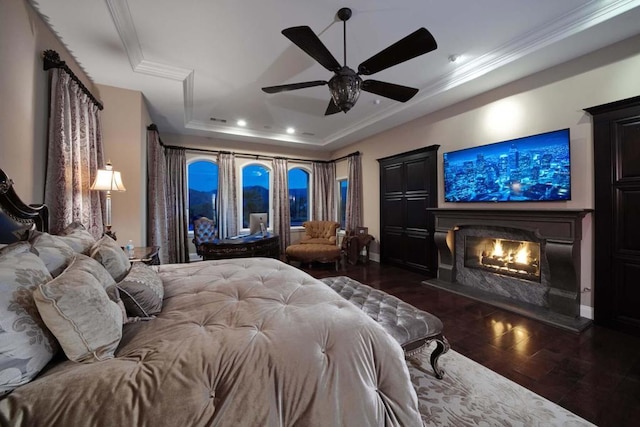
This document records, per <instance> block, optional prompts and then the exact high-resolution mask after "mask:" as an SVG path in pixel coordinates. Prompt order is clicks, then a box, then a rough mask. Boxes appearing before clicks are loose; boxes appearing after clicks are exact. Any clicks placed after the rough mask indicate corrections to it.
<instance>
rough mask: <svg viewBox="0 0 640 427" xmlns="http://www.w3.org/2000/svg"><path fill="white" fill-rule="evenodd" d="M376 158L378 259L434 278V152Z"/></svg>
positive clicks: (419, 151) (435, 195)
mask: <svg viewBox="0 0 640 427" xmlns="http://www.w3.org/2000/svg"><path fill="white" fill-rule="evenodd" d="M435 147H436V148H435V149H434V148H433V147H428V149H425V150H418V151H416V152H410V153H406V154H404V155H398V156H393V157H391V158H386V159H380V160H379V161H380V230H381V232H380V260H381V262H383V263H391V264H394V265H398V266H401V267H406V268H409V269H411V270H415V271H420V272H426V273H430V274H433V275H434V276H435V272H436V267H437V266H436V256H437V252H436V248H435V244H434V242H433V221H432V220H430V217H429V214H428V212H427V211H426V209H427V208H428V207H435V204H436V203H437V193H436V188H435V183H436V151H435V150H437V146H435Z"/></svg>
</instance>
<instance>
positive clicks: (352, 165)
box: [345, 153, 362, 230]
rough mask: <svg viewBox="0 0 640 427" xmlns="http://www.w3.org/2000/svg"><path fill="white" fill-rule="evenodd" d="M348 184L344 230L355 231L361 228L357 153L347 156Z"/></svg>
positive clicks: (359, 173)
mask: <svg viewBox="0 0 640 427" xmlns="http://www.w3.org/2000/svg"><path fill="white" fill-rule="evenodd" d="M348 183H349V188H348V189H347V205H346V214H345V228H346V229H347V230H355V229H356V227H361V226H362V158H361V155H360V154H359V153H358V154H353V155H351V156H349V176H348Z"/></svg>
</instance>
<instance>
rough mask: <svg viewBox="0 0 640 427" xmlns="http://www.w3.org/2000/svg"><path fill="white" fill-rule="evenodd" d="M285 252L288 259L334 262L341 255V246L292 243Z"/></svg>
mask: <svg viewBox="0 0 640 427" xmlns="http://www.w3.org/2000/svg"><path fill="white" fill-rule="evenodd" d="M285 252H286V254H287V258H288V259H291V260H294V261H301V262H312V261H318V262H333V261H338V260H339V259H340V257H341V251H340V248H339V247H338V246H336V245H318V244H306V245H291V246H287V249H286V251H285Z"/></svg>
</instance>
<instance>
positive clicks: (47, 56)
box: [42, 49, 104, 110]
mask: <svg viewBox="0 0 640 427" xmlns="http://www.w3.org/2000/svg"><path fill="white" fill-rule="evenodd" d="M42 57H43V59H44V64H43V68H44V70H45V71H47V70H50V69H51V68H62V69H63V70H64V71H66V72H67V74H69V75H70V76H71V79H72V80H73V81H74V82H76V83H77V84H78V86H80V89H82V91H83V92H84V93H85V95H87V96H88V97H89V99H91V101H93V103H94V104H96V106H97V107H98V109H99V110H102V109H103V108H104V107H103V106H102V103H101V102H100V101H98V99H97V98H96V97H95V96H93V94H92V93H91V91H89V89H87V87H86V86H85V85H84V83H82V81H80V79H79V78H78V76H76V75H75V73H74V72H73V71H71V68H69V66H68V65H67V64H66V62H64V61H62V60H61V59H60V55H58V52H56V51H55V50H52V49H47V50H45V51H44V52H42Z"/></svg>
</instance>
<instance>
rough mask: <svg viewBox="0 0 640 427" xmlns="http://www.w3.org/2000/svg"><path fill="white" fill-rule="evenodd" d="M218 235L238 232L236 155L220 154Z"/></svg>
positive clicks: (223, 235) (225, 235)
mask: <svg viewBox="0 0 640 427" xmlns="http://www.w3.org/2000/svg"><path fill="white" fill-rule="evenodd" d="M216 205H217V206H216V208H217V212H218V237H220V238H221V239H222V238H225V237H229V236H236V235H237V234H238V193H237V190H236V156H235V155H233V153H219V154H218V197H217V198H216Z"/></svg>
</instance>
